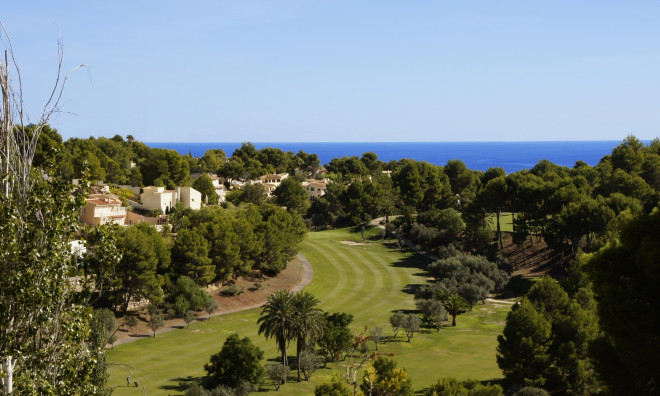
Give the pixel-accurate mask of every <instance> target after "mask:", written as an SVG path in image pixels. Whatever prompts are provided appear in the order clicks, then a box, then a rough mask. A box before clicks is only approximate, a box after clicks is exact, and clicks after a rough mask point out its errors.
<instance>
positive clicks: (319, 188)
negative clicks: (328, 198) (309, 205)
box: [302, 179, 327, 201]
mask: <svg viewBox="0 0 660 396" xmlns="http://www.w3.org/2000/svg"><path fill="white" fill-rule="evenodd" d="M302 186H303V187H304V188H305V191H307V195H308V196H309V199H311V200H312V201H313V200H315V199H318V198H319V197H322V196H324V195H325V193H326V191H327V181H326V180H314V179H308V180H307V181H304V182H302Z"/></svg>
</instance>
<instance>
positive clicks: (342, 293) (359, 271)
mask: <svg viewBox="0 0 660 396" xmlns="http://www.w3.org/2000/svg"><path fill="white" fill-rule="evenodd" d="M327 254H329V255H332V257H333V258H334V259H335V262H336V263H341V265H340V271H341V270H343V271H345V272H346V273H347V276H348V278H349V279H351V280H352V282H347V284H346V288H344V289H343V290H338V289H335V290H334V291H333V292H334V293H333V294H332V295H330V296H326V297H325V298H324V299H323V300H322V304H321V308H323V309H325V310H327V311H330V312H335V311H337V310H338V309H340V308H342V307H345V306H346V305H350V306H351V309H360V308H359V307H360V306H361V304H362V302H361V299H362V295H363V290H364V287H365V277H364V268H363V265H362V263H361V257H359V255H355V254H353V252H350V251H347V249H346V247H343V246H342V247H340V248H338V249H334V250H332V251H330V250H328V251H327Z"/></svg>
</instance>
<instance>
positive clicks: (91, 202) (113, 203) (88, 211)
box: [80, 194, 126, 226]
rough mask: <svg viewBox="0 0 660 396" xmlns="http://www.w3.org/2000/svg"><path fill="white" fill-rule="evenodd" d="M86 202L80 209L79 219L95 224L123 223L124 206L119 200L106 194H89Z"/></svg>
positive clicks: (124, 218) (124, 217)
mask: <svg viewBox="0 0 660 396" xmlns="http://www.w3.org/2000/svg"><path fill="white" fill-rule="evenodd" d="M86 201H87V204H86V205H85V207H83V208H82V209H81V210H80V221H81V222H82V223H84V224H87V225H91V226H95V225H98V224H106V223H115V224H119V225H124V222H125V220H126V208H124V207H123V206H122V205H121V201H120V200H119V199H117V198H116V197H114V196H111V195H108V194H90V195H89V196H88V197H87V199H86Z"/></svg>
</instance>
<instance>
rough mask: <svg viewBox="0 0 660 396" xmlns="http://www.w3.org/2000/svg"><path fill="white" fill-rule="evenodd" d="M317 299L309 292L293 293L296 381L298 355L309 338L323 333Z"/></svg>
mask: <svg viewBox="0 0 660 396" xmlns="http://www.w3.org/2000/svg"><path fill="white" fill-rule="evenodd" d="M318 303H319V300H318V299H317V298H316V297H314V296H313V295H312V294H311V293H307V292H302V291H301V292H299V293H297V294H295V295H294V298H293V305H294V306H295V320H294V336H295V337H296V353H297V355H298V382H300V381H301V379H300V356H301V355H302V353H303V352H304V351H305V349H307V344H308V342H309V341H310V340H317V339H319V338H320V337H321V335H323V320H324V319H323V313H322V310H321V308H318V307H317V305H318Z"/></svg>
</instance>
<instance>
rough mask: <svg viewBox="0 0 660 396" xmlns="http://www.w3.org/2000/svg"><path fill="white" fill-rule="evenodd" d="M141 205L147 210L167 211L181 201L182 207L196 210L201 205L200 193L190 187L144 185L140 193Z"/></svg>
mask: <svg viewBox="0 0 660 396" xmlns="http://www.w3.org/2000/svg"><path fill="white" fill-rule="evenodd" d="M140 199H141V200H142V206H144V207H145V208H147V209H148V210H156V209H159V210H160V211H161V212H162V213H167V212H169V211H170V210H172V208H173V207H175V206H176V204H177V203H179V202H180V203H181V204H182V205H183V207H184V208H191V209H194V210H197V209H199V208H201V207H202V193H200V192H199V191H197V190H195V189H194V188H192V187H177V188H176V190H166V189H165V187H145V188H143V189H142V194H140Z"/></svg>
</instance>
